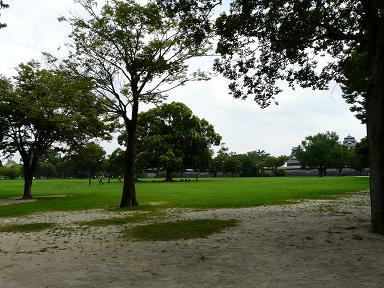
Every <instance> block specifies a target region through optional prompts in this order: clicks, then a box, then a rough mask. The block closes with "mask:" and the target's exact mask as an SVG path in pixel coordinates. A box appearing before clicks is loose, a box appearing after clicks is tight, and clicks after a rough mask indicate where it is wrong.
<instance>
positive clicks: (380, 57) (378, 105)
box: [367, 23, 384, 234]
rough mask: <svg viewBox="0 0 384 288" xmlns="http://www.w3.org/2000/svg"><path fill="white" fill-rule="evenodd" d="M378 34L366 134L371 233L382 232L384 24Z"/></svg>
mask: <svg viewBox="0 0 384 288" xmlns="http://www.w3.org/2000/svg"><path fill="white" fill-rule="evenodd" d="M380 24H381V25H380V28H379V31H378V33H377V41H376V49H375V50H376V51H375V56H376V57H375V63H374V69H373V77H374V78H373V80H372V82H371V87H370V89H369V91H368V99H367V100H368V101H367V118H368V119H367V135H368V146H369V171H370V195H371V221H372V231H373V232H374V233H379V234H384V149H383V143H384V127H383V124H384V116H383V113H384V48H383V47H384V27H383V26H384V24H383V23H380Z"/></svg>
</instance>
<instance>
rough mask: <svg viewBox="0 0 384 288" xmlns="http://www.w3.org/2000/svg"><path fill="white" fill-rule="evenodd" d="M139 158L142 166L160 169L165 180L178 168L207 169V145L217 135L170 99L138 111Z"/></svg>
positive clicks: (217, 140) (215, 142) (217, 141)
mask: <svg viewBox="0 0 384 288" xmlns="http://www.w3.org/2000/svg"><path fill="white" fill-rule="evenodd" d="M137 135H138V143H139V145H138V147H139V149H138V151H139V159H141V160H142V161H144V162H145V164H144V166H146V167H151V168H155V167H158V168H163V169H164V170H165V171H166V181H172V176H171V175H172V172H176V171H178V170H180V169H183V168H184V169H185V168H192V169H198V170H203V169H207V168H208V167H209V164H210V160H211V158H212V152H211V147H212V146H214V145H219V144H220V141H221V137H220V135H219V134H217V133H216V132H215V130H214V128H213V126H212V125H211V124H209V123H208V121H206V120H205V119H200V118H199V117H197V116H195V115H193V113H192V111H191V109H189V108H188V107H187V106H186V105H185V104H183V103H178V102H172V103H170V104H163V105H161V106H159V107H156V108H153V109H150V110H148V111H146V112H142V113H140V114H139V120H138V130H137Z"/></svg>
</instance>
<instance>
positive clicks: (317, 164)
mask: <svg viewBox="0 0 384 288" xmlns="http://www.w3.org/2000/svg"><path fill="white" fill-rule="evenodd" d="M340 145H341V144H340V143H339V136H338V135H337V134H336V133H335V132H326V133H318V134H316V135H313V136H307V137H305V140H304V141H303V142H302V144H301V146H299V147H298V148H297V150H296V158H297V160H299V161H300V164H301V166H302V168H304V169H305V168H310V169H317V170H318V171H319V176H320V177H322V176H326V175H327V168H334V167H335V165H337V163H336V162H335V159H337V158H341V157H336V155H337V153H338V152H340V151H341V149H339V146H340Z"/></svg>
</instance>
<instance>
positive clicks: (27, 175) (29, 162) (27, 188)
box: [22, 156, 37, 199]
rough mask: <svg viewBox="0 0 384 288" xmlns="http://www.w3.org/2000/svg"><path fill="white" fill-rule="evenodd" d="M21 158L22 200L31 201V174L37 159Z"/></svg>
mask: <svg viewBox="0 0 384 288" xmlns="http://www.w3.org/2000/svg"><path fill="white" fill-rule="evenodd" d="M22 158H23V166H24V192H23V199H32V181H33V174H34V172H35V167H36V163H37V159H35V157H32V159H30V157H27V156H24V157H22Z"/></svg>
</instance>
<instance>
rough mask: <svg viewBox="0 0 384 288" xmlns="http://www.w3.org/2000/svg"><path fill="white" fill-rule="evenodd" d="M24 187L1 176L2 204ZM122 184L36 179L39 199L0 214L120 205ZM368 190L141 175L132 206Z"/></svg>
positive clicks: (364, 183)
mask: <svg viewBox="0 0 384 288" xmlns="http://www.w3.org/2000/svg"><path fill="white" fill-rule="evenodd" d="M22 189H23V182H22V181H20V180H0V203H1V200H2V199H7V198H12V197H18V196H19V197H20V196H21V195H22ZM121 189H122V183H118V182H112V183H105V184H104V185H99V184H98V183H97V181H94V183H92V185H91V186H90V187H89V186H88V180H35V181H34V183H33V188H32V193H33V195H34V196H35V198H36V199H37V201H35V202H29V203H22V204H12V205H0V217H5V216H19V215H27V214H31V213H36V212H45V211H53V210H81V209H91V208H104V209H119V208H118V204H119V202H120V195H121ZM367 189H368V178H365V177H324V178H318V177H281V178H217V179H215V178H207V179H199V181H197V182H196V181H190V182H173V183H163V182H154V181H151V180H145V181H141V182H139V183H137V196H138V201H139V203H140V206H139V207H138V208H135V209H139V210H146V209H155V208H158V207H161V208H168V207H180V208H183V207H190V208H203V209H204V208H223V207H250V206H258V205H264V204H266V205H272V204H280V203H285V202H287V201H288V202H291V201H298V200H302V199H322V198H332V197H335V196H339V195H342V194H345V193H349V192H357V191H362V190H367Z"/></svg>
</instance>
